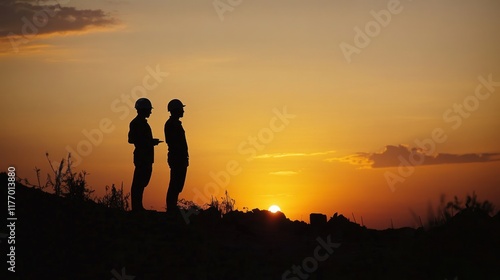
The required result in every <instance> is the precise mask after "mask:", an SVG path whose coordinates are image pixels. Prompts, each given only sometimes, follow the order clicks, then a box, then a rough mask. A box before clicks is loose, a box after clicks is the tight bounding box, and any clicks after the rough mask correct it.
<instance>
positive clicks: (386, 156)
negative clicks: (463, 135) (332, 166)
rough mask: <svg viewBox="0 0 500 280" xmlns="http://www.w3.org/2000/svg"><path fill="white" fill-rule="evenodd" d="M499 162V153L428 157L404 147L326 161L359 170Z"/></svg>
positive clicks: (421, 151)
mask: <svg viewBox="0 0 500 280" xmlns="http://www.w3.org/2000/svg"><path fill="white" fill-rule="evenodd" d="M499 160H500V153H469V154H449V153H438V154H435V155H428V154H426V153H425V151H424V150H422V149H420V148H410V147H408V146H406V145H398V146H393V145H388V146H386V147H385V149H384V150H383V151H382V152H379V153H365V152H360V153H356V154H352V155H348V156H344V157H338V158H331V159H328V161H339V162H346V163H349V164H353V165H358V166H359V167H361V168H384V167H397V166H399V165H401V164H402V163H403V164H404V163H405V162H410V164H412V165H437V164H456V163H475V162H491V161H499Z"/></svg>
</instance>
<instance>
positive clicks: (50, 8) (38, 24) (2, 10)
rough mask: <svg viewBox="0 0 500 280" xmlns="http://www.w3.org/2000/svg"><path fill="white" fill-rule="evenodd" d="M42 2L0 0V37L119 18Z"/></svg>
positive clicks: (110, 22) (56, 30) (109, 22)
mask: <svg viewBox="0 0 500 280" xmlns="http://www.w3.org/2000/svg"><path fill="white" fill-rule="evenodd" d="M44 2H45V1H13V0H0V38H6V37H9V36H15V35H17V36H25V37H26V36H32V37H33V36H34V35H42V34H54V33H65V32H74V31H84V30H87V29H88V28H90V27H108V26H112V25H115V24H117V22H118V21H117V20H116V19H115V18H113V17H112V16H110V15H109V14H108V13H106V12H104V11H102V10H99V9H97V10H90V9H85V10H79V9H76V8H74V7H63V6H61V5H59V4H56V5H44V4H43V3H44ZM51 2H52V1H51ZM23 33H25V34H23ZM26 33H27V34H26Z"/></svg>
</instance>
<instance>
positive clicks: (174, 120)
mask: <svg viewBox="0 0 500 280" xmlns="http://www.w3.org/2000/svg"><path fill="white" fill-rule="evenodd" d="M184 106H185V105H184V104H182V102H181V101H180V100H178V99H173V100H171V101H170V102H169V103H168V105H167V109H168V111H169V112H170V118H169V119H168V120H167V122H166V123H165V142H166V143H167V145H168V155H167V158H168V159H167V162H168V165H169V167H170V183H169V185H168V191H167V213H168V212H174V213H175V212H177V211H178V208H177V200H178V199H179V194H180V192H181V191H182V189H183V188H184V182H185V181H186V173H187V167H188V166H189V155H188V146H187V141H186V134H185V132H184V128H182V123H181V121H180V120H179V119H180V118H182V117H183V116H184Z"/></svg>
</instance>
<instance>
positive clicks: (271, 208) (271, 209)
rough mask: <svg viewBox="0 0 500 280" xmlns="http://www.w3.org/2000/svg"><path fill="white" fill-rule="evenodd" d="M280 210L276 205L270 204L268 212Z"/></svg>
mask: <svg viewBox="0 0 500 280" xmlns="http://www.w3.org/2000/svg"><path fill="white" fill-rule="evenodd" d="M280 211H281V208H280V207H279V206H278V205H271V206H270V207H269V212H271V213H276V212H280Z"/></svg>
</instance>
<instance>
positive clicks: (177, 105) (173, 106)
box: [167, 99, 186, 112]
mask: <svg viewBox="0 0 500 280" xmlns="http://www.w3.org/2000/svg"><path fill="white" fill-rule="evenodd" d="M184 106H186V105H184V104H182V102H181V101H180V100H179V99H172V100H170V102H168V105H167V110H168V111H169V112H172V111H174V110H179V109H182V107H184Z"/></svg>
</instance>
